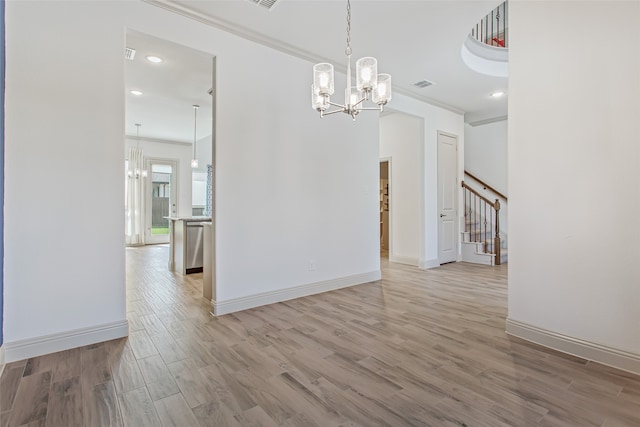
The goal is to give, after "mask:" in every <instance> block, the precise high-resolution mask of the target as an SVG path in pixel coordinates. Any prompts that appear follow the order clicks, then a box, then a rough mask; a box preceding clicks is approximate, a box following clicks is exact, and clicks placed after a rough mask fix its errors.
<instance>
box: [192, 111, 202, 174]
mask: <svg viewBox="0 0 640 427" xmlns="http://www.w3.org/2000/svg"><path fill="white" fill-rule="evenodd" d="M198 108H200V106H199V105H196V104H194V105H193V158H192V159H191V169H197V168H198V159H197V158H196V141H197V138H196V131H197V125H198Z"/></svg>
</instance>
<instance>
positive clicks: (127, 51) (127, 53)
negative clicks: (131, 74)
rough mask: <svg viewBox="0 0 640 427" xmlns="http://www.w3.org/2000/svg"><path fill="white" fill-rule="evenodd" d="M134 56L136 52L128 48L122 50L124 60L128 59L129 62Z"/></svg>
mask: <svg viewBox="0 0 640 427" xmlns="http://www.w3.org/2000/svg"><path fill="white" fill-rule="evenodd" d="M135 56H136V50H135V49H131V48H130V47H125V48H124V59H128V60H129V61H133V58H134V57H135Z"/></svg>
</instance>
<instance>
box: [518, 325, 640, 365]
mask: <svg viewBox="0 0 640 427" xmlns="http://www.w3.org/2000/svg"><path fill="white" fill-rule="evenodd" d="M507 334H509V335H513V336H515V337H518V338H522V339H524V340H527V341H531V342H533V343H536V344H540V345H542V346H545V347H549V348H552V349H554V350H558V351H561V352H563V353H567V354H571V355H573V356H578V357H581V358H583V359H587V360H592V361H594V362H598V363H601V364H603V365H607V366H611V367H613V368H617V369H621V370H623V371H627V372H631V373H633V374H636V375H640V355H639V354H634V353H629V352H627V351H624V350H619V349H616V348H612V347H608V346H605V345H601V344H595V343H592V342H589V341H585V340H581V339H578V338H573V337H570V336H567V335H562V334H559V333H556V332H552V331H548V330H546V329H542V328H538V327H536V326H532V325H529V324H526V323H522V322H519V321H517V320H513V319H507Z"/></svg>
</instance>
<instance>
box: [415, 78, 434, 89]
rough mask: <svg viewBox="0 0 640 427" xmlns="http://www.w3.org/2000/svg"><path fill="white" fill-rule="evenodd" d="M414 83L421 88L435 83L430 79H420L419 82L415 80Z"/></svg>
mask: <svg viewBox="0 0 640 427" xmlns="http://www.w3.org/2000/svg"><path fill="white" fill-rule="evenodd" d="M413 85H414V86H417V87H419V88H420V89H424V88H425V87H429V86H431V85H433V82H430V81H429V80H420V81H419V82H415V83H414V84H413Z"/></svg>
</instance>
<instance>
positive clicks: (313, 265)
mask: <svg viewBox="0 0 640 427" xmlns="http://www.w3.org/2000/svg"><path fill="white" fill-rule="evenodd" d="M316 268H317V266H316V261H315V260H314V259H310V260H309V271H316Z"/></svg>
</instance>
